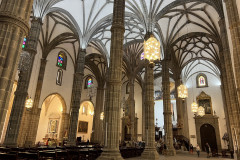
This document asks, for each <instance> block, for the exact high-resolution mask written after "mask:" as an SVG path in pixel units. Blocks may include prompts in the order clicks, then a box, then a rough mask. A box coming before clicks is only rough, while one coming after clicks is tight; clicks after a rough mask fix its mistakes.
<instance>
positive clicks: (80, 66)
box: [68, 49, 86, 145]
mask: <svg viewBox="0 0 240 160" xmlns="http://www.w3.org/2000/svg"><path fill="white" fill-rule="evenodd" d="M85 55H86V50H85V49H82V50H81V51H80V53H79V55H78V59H77V62H76V66H75V73H74V80H73V87H72V98H71V105H70V108H71V109H70V124H69V135H68V144H69V145H76V137H77V136H76V134H77V126H78V115H79V108H80V104H81V92H82V83H83V76H84V65H85Z"/></svg>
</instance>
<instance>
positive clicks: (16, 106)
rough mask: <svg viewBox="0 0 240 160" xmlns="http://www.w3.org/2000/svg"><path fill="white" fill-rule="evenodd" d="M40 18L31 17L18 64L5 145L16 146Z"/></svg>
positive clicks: (38, 32) (39, 28) (35, 49)
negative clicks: (17, 74) (27, 34)
mask: <svg viewBox="0 0 240 160" xmlns="http://www.w3.org/2000/svg"><path fill="white" fill-rule="evenodd" d="M41 26H42V23H41V19H39V18H33V20H32V24H31V29H30V32H29V36H28V37H27V43H26V48H25V49H24V52H25V53H24V54H23V55H24V56H23V57H22V60H21V62H22V63H21V64H20V66H19V70H20V73H19V79H18V85H17V89H16V92H15V97H14V101H13V107H12V111H11V116H10V119H9V124H8V129H7V133H6V138H5V142H4V144H5V145H7V146H17V145H19V144H18V143H17V139H18V136H19V130H20V126H21V120H22V115H23V111H24V107H25V101H26V98H27V96H28V87H29V81H30V77H31V73H32V66H33V62H34V58H35V55H36V53H37V44H38V39H39V35H40V30H41Z"/></svg>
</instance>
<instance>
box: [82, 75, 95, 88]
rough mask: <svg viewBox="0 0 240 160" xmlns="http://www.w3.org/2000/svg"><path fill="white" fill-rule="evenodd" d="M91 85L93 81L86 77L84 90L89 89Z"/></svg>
mask: <svg viewBox="0 0 240 160" xmlns="http://www.w3.org/2000/svg"><path fill="white" fill-rule="evenodd" d="M92 84H93V79H92V77H91V76H88V77H87V78H86V80H85V86H84V88H85V89H87V88H89V87H91V86H92Z"/></svg>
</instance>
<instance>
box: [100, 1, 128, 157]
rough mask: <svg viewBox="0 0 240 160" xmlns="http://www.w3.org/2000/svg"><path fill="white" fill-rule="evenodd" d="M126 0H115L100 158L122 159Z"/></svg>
mask: <svg viewBox="0 0 240 160" xmlns="http://www.w3.org/2000/svg"><path fill="white" fill-rule="evenodd" d="M124 11H125V0H117V1H114V8H113V22H112V28H111V33H112V35H111V49H110V66H109V78H108V83H107V91H106V94H107V95H106V96H107V97H106V104H105V108H104V110H105V112H104V113H106V116H105V122H106V129H105V130H106V131H105V135H106V138H107V139H106V140H105V145H104V149H103V152H102V154H101V156H100V157H99V158H98V159H100V160H101V159H104V160H108V159H109V160H112V159H114V160H118V159H122V157H121V154H120V152H119V134H120V97H121V79H122V62H123V38H124V32H125V28H124V13H125V12H124Z"/></svg>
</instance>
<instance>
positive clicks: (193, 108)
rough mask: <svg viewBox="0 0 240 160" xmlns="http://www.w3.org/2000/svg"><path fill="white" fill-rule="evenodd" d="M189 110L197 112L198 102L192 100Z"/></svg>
mask: <svg viewBox="0 0 240 160" xmlns="http://www.w3.org/2000/svg"><path fill="white" fill-rule="evenodd" d="M191 110H192V112H193V113H197V112H198V104H197V103H196V102H194V101H193V103H192V104H191Z"/></svg>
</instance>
